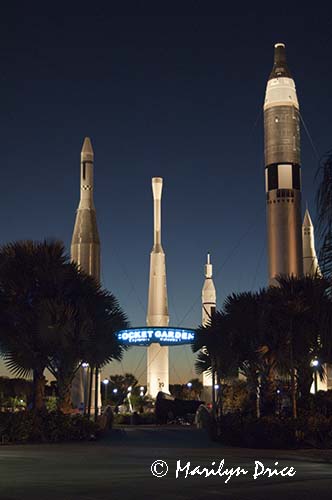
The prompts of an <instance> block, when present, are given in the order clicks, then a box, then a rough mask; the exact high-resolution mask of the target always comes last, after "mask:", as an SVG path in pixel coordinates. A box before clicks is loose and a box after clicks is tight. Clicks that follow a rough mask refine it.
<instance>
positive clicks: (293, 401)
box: [290, 341, 297, 418]
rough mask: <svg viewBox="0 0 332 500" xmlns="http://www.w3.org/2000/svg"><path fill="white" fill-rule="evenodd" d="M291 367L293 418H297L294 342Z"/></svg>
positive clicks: (291, 348)
mask: <svg viewBox="0 0 332 500" xmlns="http://www.w3.org/2000/svg"><path fill="white" fill-rule="evenodd" d="M290 366H291V393H292V414H293V418H297V404H296V380H295V367H294V357H293V342H292V341H291V343H290Z"/></svg>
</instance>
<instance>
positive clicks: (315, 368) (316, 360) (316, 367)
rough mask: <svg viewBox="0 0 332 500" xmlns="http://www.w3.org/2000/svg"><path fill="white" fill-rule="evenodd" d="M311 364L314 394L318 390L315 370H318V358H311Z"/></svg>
mask: <svg viewBox="0 0 332 500" xmlns="http://www.w3.org/2000/svg"><path fill="white" fill-rule="evenodd" d="M311 366H312V367H313V369H314V388H315V394H317V392H318V379H317V370H318V367H319V361H318V359H317V358H316V359H313V360H312V361H311Z"/></svg>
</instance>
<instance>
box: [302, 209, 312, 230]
mask: <svg viewBox="0 0 332 500" xmlns="http://www.w3.org/2000/svg"><path fill="white" fill-rule="evenodd" d="M302 226H303V227H314V225H313V223H312V220H311V217H310V213H309V210H308V209H306V211H305V214H304V218H303V224H302Z"/></svg>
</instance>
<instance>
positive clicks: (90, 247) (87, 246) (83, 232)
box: [70, 137, 101, 412]
mask: <svg viewBox="0 0 332 500" xmlns="http://www.w3.org/2000/svg"><path fill="white" fill-rule="evenodd" d="M93 163H94V153H93V149H92V144H91V141H90V138H89V137H85V139H84V142H83V146H82V150H81V176H80V201H79V205H78V209H77V212H76V220H75V226H74V231H73V237H72V241H71V248H70V251H71V259H72V260H73V261H75V262H76V263H77V264H78V266H79V267H80V268H81V269H82V270H83V271H84V272H86V273H87V274H89V275H90V276H93V277H94V278H95V280H96V281H97V282H99V281H100V240H99V234H98V227H97V218H96V210H95V205H94V201H93ZM86 386H87V372H86V370H85V369H84V368H83V367H81V368H80V370H78V371H77V373H76V376H75V378H74V380H73V384H72V401H73V405H74V406H75V407H80V406H81V404H82V403H83V402H85V403H86V402H87V401H85V400H86V394H85V393H86V391H85V390H84V388H85V387H86ZM94 391H95V384H94V383H93V386H92V398H91V399H92V411H93V412H94V402H95V396H94ZM98 406H99V407H100V406H101V394H100V392H99V393H98Z"/></svg>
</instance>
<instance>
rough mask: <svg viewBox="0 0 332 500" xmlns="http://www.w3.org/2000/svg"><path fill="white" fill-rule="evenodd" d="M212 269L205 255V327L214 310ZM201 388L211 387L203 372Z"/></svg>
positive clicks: (210, 379) (203, 296) (214, 291)
mask: <svg viewBox="0 0 332 500" xmlns="http://www.w3.org/2000/svg"><path fill="white" fill-rule="evenodd" d="M212 275H213V269H212V264H211V260H210V254H209V253H208V254H207V261H206V264H205V281H204V285H203V288H202V325H203V326H207V325H208V323H209V321H210V319H211V316H212V314H213V313H214V312H215V310H216V302H217V296H216V288H215V286H214V283H213V277H212ZM203 386H205V387H206V386H207V387H211V386H212V377H211V374H210V373H207V372H203Z"/></svg>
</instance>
